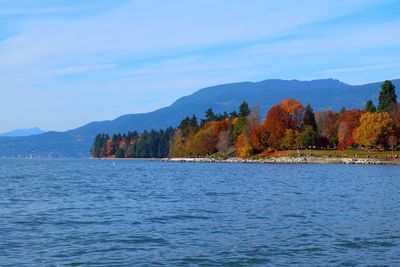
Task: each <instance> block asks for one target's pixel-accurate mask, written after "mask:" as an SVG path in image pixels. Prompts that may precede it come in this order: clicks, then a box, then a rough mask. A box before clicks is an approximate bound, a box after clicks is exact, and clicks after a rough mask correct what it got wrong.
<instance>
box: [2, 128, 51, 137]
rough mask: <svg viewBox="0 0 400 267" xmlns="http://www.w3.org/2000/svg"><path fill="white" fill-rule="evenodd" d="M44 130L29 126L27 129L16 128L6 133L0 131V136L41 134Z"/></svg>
mask: <svg viewBox="0 0 400 267" xmlns="http://www.w3.org/2000/svg"><path fill="white" fill-rule="evenodd" d="M45 132H46V131H44V130H42V129H40V128H39V127H35V128H29V129H17V130H13V131H10V132H6V133H0V137H19V136H30V135H35V134H42V133H45Z"/></svg>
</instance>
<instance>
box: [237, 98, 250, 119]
mask: <svg viewBox="0 0 400 267" xmlns="http://www.w3.org/2000/svg"><path fill="white" fill-rule="evenodd" d="M249 115H250V108H249V104H248V103H247V102H246V101H243V103H242V104H241V105H240V107H239V117H240V118H245V117H247V116H249Z"/></svg>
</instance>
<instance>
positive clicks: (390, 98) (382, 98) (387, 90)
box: [378, 81, 397, 112]
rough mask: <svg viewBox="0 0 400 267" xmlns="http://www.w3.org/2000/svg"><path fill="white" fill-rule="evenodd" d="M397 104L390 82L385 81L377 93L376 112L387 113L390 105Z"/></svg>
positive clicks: (394, 90) (393, 87)
mask: <svg viewBox="0 0 400 267" xmlns="http://www.w3.org/2000/svg"><path fill="white" fill-rule="evenodd" d="M396 103H397V96H396V88H395V86H394V85H393V84H392V82H391V81H385V82H384V83H383V84H382V86H381V91H380V93H379V104H378V111H379V112H384V111H388V108H389V107H390V105H392V104H396Z"/></svg>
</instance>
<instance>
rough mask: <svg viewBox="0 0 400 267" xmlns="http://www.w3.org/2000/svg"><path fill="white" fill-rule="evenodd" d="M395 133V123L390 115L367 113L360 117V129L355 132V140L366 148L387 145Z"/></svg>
mask: <svg viewBox="0 0 400 267" xmlns="http://www.w3.org/2000/svg"><path fill="white" fill-rule="evenodd" d="M393 131H394V123H393V119H392V118H391V117H390V114H389V113H387V112H378V113H369V112H367V113H364V114H363V115H361V117H360V127H358V128H357V129H356V131H355V132H354V140H355V142H356V144H358V145H361V146H364V147H372V146H374V145H385V143H387V140H388V138H389V136H390V135H391V134H392V133H393Z"/></svg>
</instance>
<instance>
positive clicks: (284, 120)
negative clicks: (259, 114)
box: [264, 99, 304, 149]
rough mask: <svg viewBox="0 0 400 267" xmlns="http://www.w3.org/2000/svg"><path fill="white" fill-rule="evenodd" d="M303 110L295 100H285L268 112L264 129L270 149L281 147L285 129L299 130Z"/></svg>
mask: <svg viewBox="0 0 400 267" xmlns="http://www.w3.org/2000/svg"><path fill="white" fill-rule="evenodd" d="M303 110H304V109H303V106H302V105H301V103H300V102H298V101H297V100H295V99H285V100H283V101H282V102H280V103H278V104H276V105H275V106H273V107H272V108H271V109H270V110H269V111H268V114H267V117H266V118H265V120H264V129H265V131H267V132H268V134H267V135H268V144H269V146H270V147H271V148H275V149H276V148H279V147H281V143H282V140H283V138H284V136H285V132H286V129H293V130H296V129H300V128H301V126H302V116H303Z"/></svg>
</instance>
